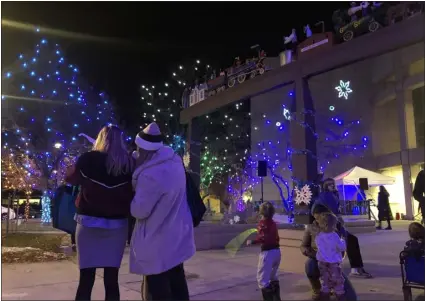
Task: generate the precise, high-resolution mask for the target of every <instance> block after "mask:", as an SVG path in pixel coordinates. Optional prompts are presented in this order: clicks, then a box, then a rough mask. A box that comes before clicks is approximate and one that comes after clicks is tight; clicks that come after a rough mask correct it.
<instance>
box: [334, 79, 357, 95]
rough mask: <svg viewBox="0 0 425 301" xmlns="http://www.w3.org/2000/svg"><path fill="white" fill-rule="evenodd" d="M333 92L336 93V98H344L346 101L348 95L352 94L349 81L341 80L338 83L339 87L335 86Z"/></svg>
mask: <svg viewBox="0 0 425 301" xmlns="http://www.w3.org/2000/svg"><path fill="white" fill-rule="evenodd" d="M335 90H337V91H338V98H341V97H344V98H345V99H348V94H350V93H352V92H353V90H351V88H350V81H347V82H344V81H343V80H340V81H339V86H336V87H335Z"/></svg>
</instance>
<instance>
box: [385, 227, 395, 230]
mask: <svg viewBox="0 0 425 301" xmlns="http://www.w3.org/2000/svg"><path fill="white" fill-rule="evenodd" d="M392 229H393V228H391V227H386V228H385V230H392Z"/></svg>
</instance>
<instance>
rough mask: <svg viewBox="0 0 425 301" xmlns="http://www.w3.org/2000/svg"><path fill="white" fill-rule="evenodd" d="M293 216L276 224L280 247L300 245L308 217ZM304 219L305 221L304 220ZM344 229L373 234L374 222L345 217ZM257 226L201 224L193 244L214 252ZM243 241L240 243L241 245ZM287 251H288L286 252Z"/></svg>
mask: <svg viewBox="0 0 425 301" xmlns="http://www.w3.org/2000/svg"><path fill="white" fill-rule="evenodd" d="M298 217H299V220H297V215H296V216H295V223H296V224H297V225H290V224H277V227H278V229H279V236H280V244H281V246H282V247H284V248H287V247H290V248H297V249H298V251H299V247H300V244H301V239H302V235H303V230H304V229H305V225H306V224H308V218H309V216H308V215H298ZM305 219H306V220H305ZM344 220H345V227H346V228H347V230H348V231H350V232H351V233H353V234H358V233H371V232H375V231H376V229H375V222H374V221H370V220H367V219H364V218H361V217H359V216H345V217H344ZM256 227H257V224H235V225H228V224H217V223H211V222H202V223H201V224H200V225H199V226H198V227H197V228H195V244H196V249H197V250H198V251H201V250H214V249H224V248H225V247H226V245H227V244H228V243H229V242H230V241H231V240H232V239H234V238H235V237H237V236H238V235H239V234H241V233H242V232H244V231H246V230H249V229H255V228H256ZM255 235H256V233H253V234H251V235H250V236H249V237H248V238H247V239H253V238H254V237H255ZM243 243H244V241H240V244H243ZM287 251H288V250H287Z"/></svg>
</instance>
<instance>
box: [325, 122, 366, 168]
mask: <svg viewBox="0 0 425 301" xmlns="http://www.w3.org/2000/svg"><path fill="white" fill-rule="evenodd" d="M318 120H320V121H321V122H318V130H317V131H318V132H319V134H318V141H317V149H318V154H317V157H318V163H319V170H320V171H321V172H323V171H325V169H326V167H327V166H328V165H329V164H331V163H332V162H333V161H335V160H338V159H340V158H343V157H346V156H357V157H363V156H364V154H365V151H366V150H367V149H368V146H369V138H368V137H367V136H365V135H364V134H362V131H361V129H359V127H360V125H361V120H360V119H356V120H350V121H348V122H347V121H345V120H344V118H342V117H341V116H339V115H337V114H332V116H331V117H328V118H320V119H318Z"/></svg>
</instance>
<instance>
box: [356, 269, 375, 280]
mask: <svg viewBox="0 0 425 301" xmlns="http://www.w3.org/2000/svg"><path fill="white" fill-rule="evenodd" d="M350 277H358V278H366V279H369V278H373V277H372V275H371V274H370V273H368V272H366V271H365V269H363V268H360V269H351V273H350Z"/></svg>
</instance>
